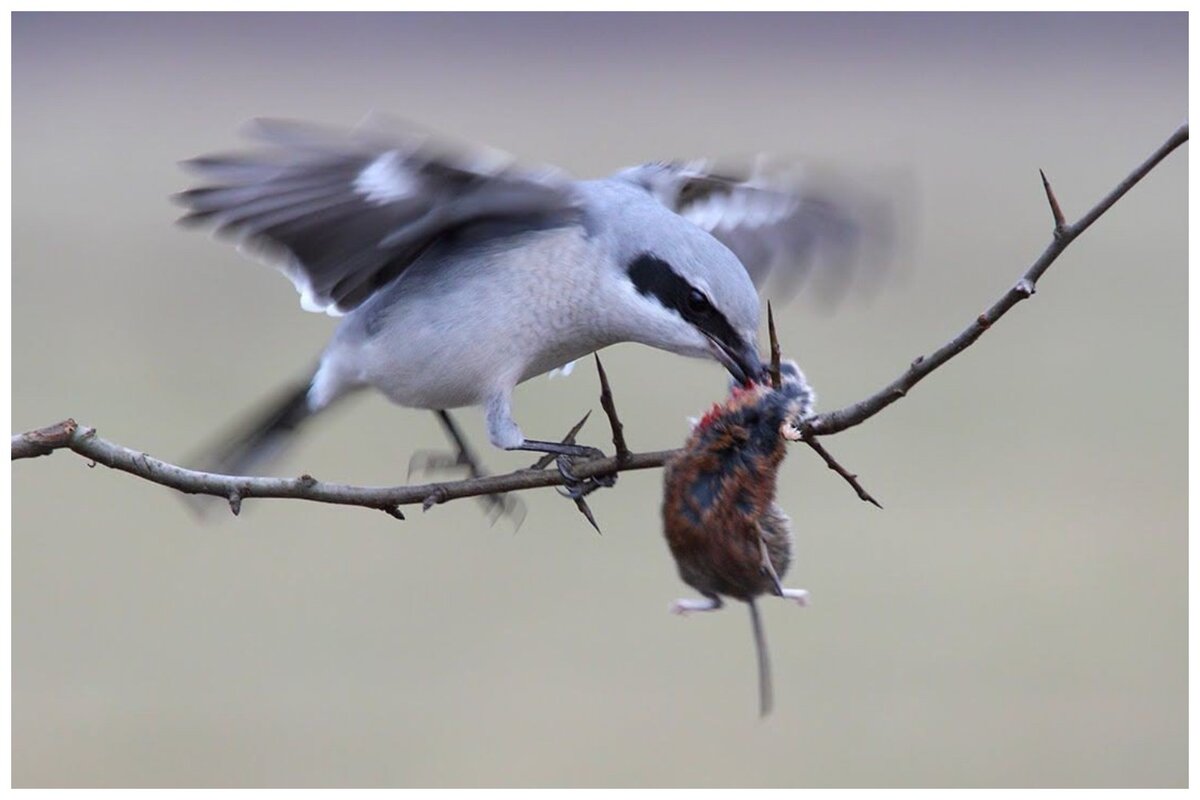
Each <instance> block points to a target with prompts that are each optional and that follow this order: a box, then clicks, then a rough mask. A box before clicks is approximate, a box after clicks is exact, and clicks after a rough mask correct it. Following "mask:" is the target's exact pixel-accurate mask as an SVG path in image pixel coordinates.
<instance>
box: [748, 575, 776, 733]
mask: <svg viewBox="0 0 1200 800" xmlns="http://www.w3.org/2000/svg"><path fill="white" fill-rule="evenodd" d="M746 604H747V605H749V606H750V625H751V627H753V628H754V652H755V653H756V654H757V655H758V715H759V716H760V717H765V716H766V715H767V714H770V713H771V705H772V704H773V702H774V700H773V693H772V691H771V659H770V657H769V656H768V655H767V637H766V634H765V633H764V632H763V624H762V616H761V615H760V614H759V613H758V604H757V603H755V602H754V598H753V597H752V598H750V599H749V600H748V601H746Z"/></svg>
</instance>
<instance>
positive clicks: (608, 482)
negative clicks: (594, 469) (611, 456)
mask: <svg viewBox="0 0 1200 800" xmlns="http://www.w3.org/2000/svg"><path fill="white" fill-rule="evenodd" d="M589 449H590V450H595V452H596V453H599V455H598V456H593V458H603V457H604V453H601V452H600V451H599V450H596V448H594V447H592V448H589ZM590 460H591V458H588V459H586V460H585V461H581V462H580V463H586V461H590ZM554 462H555V465H556V466H557V467H558V474H559V475H562V476H563V480H565V481H566V488H564V489H559V490H558V493H559V494H561V495H562V496H563V497H569V498H571V499H572V500H580V499H582V498H584V497H587V496H588V495H589V494H591V493H592V492H594V491H596V490H597V489H607V488H611V487H613V486H616V485H617V474H616V473H615V472H612V473H609V474H607V475H592V476H591V477H588V478H579V477H577V476H576V475H575V473H574V472H573V471H572V469H571V468H572V467H574V466H575V463H576V459H574V458H572V457H570V456H566V455H560V456H558V457H557V458H556V459H555V460H554Z"/></svg>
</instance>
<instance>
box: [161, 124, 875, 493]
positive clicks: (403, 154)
mask: <svg viewBox="0 0 1200 800" xmlns="http://www.w3.org/2000/svg"><path fill="white" fill-rule="evenodd" d="M254 133H255V134H256V135H257V137H258V138H260V139H262V140H264V141H265V142H266V147H265V148H263V149H261V150H259V151H258V152H254V153H248V154H243V155H231V156H211V157H202V158H197V159H194V160H192V161H190V162H186V165H187V166H188V167H190V168H191V169H193V170H194V171H195V172H197V173H198V174H199V176H200V177H201V179H202V180H203V181H204V182H205V185H203V186H201V187H199V188H194V189H191V190H189V191H186V192H183V193H182V194H180V195H178V200H179V201H180V202H181V203H182V204H183V205H185V206H186V207H187V210H188V213H187V214H186V216H185V217H184V218H183V220H182V221H183V222H185V223H188V224H195V225H201V226H206V227H208V228H211V229H213V230H215V231H216V232H217V233H219V234H222V235H226V236H228V237H231V238H233V239H234V240H235V241H236V242H238V243H239V245H240V246H241V247H242V248H244V249H246V250H248V251H249V252H251V253H252V254H255V255H258V256H261V257H263V258H265V259H267V260H268V261H270V262H272V263H274V264H276V265H277V266H278V267H279V268H280V269H281V270H282V272H283V273H284V274H285V275H286V276H287V277H288V278H289V279H290V280H291V281H292V283H293V284H295V286H296V289H297V290H298V291H299V292H300V303H301V305H302V306H303V307H304V308H305V309H307V310H309V311H324V312H326V313H329V314H333V315H337V316H341V317H342V321H341V324H340V326H339V327H338V328H337V330H336V332H335V333H334V335H333V339H332V341H331V342H330V343H329V345H328V347H326V349H325V351H324V353H323V354H322V355H321V358H320V363H319V366H318V367H317V369H316V371H315V373H313V375H312V376H311V379H310V380H308V381H307V382H305V383H304V384H303V385H302V386H299V387H297V388H296V389H295V390H294V391H290V392H288V393H287V395H286V396H284V397H282V399H281V400H280V401H279V402H278V403H276V404H275V405H274V406H273V407H272V408H271V409H269V410H268V412H267V413H266V414H264V415H262V416H261V417H259V418H258V419H256V420H254V421H253V423H252V424H251V425H250V426H249V428H248V429H247V430H246V431H245V432H244V433H243V434H242V435H239V436H237V437H236V438H235V440H234V441H231V442H229V443H228V444H226V445H225V446H223V447H221V448H220V449H219V451H218V452H215V453H214V454H213V456H212V458H210V459H209V461H210V463H209V468H211V469H214V470H215V471H222V472H230V473H235V474H236V473H241V472H243V471H245V470H247V469H249V468H250V467H252V466H253V465H255V464H256V463H258V462H259V461H260V460H261V458H262V457H263V456H264V455H265V453H266V452H268V451H275V450H277V445H279V444H282V443H283V442H284V440H285V439H286V438H288V435H289V434H291V433H292V432H294V431H295V430H296V429H297V428H298V427H299V426H300V424H301V423H302V422H304V421H305V420H306V419H308V418H309V417H311V416H312V415H314V414H316V413H317V412H319V411H321V410H322V409H324V408H327V407H328V406H329V405H330V404H331V403H333V402H334V401H335V400H337V399H339V398H341V397H343V396H345V395H347V394H349V393H351V392H354V391H357V390H359V389H363V388H366V387H374V388H375V389H378V390H379V391H381V392H383V394H384V395H386V396H387V397H388V398H389V399H391V400H392V401H393V402H395V403H397V404H399V405H402V406H408V407H412V408H426V409H432V410H434V411H436V412H438V413H439V415H440V416H441V418H442V420H443V422H444V423H446V424H447V425H448V426H451V427H452V423H451V422H450V419H449V417H448V415H447V414H446V412H447V410H448V409H454V408H460V407H463V406H482V407H483V408H484V410H485V414H486V420H487V430H488V436H489V438H490V439H491V442H492V444H493V445H495V446H496V447H499V448H504V449H506V450H532V451H539V452H545V453H555V454H560V455H566V456H581V455H592V454H594V453H595V452H596V451H595V450H594V449H593V448H586V447H580V446H578V445H564V444H560V443H557V442H550V441H542V440H538V439H531V438H528V437H526V435H525V434H524V432H522V430H521V428H520V427H519V426H518V424H517V422H516V420H515V419H514V417H513V412H512V407H511V400H512V392H513V389H514V387H516V385H517V384H519V383H521V382H522V381H526V380H529V379H530V378H532V377H534V376H536V375H540V374H542V373H545V372H548V371H550V370H553V369H555V368H559V367H563V366H564V365H568V364H570V363H571V362H573V361H574V360H575V359H578V358H580V357H581V356H585V355H587V354H589V353H592V352H594V351H596V350H599V349H601V348H603V347H607V346H608V345H611V344H615V343H617V342H626V341H631V342H640V343H642V344H647V345H650V346H651V347H657V348H660V349H662V350H667V351H670V352H673V353H678V354H681V355H685V356H694V357H701V358H712V359H714V360H716V361H718V362H719V363H720V364H722V365H723V366H724V367H725V368H726V369H727V370H728V371H729V372H730V374H731V375H732V376H733V377H734V378H735V379H736V380H738V381H742V382H745V381H748V380H751V379H753V378H756V377H758V376H759V375H760V374H761V373H762V362H761V360H760V358H759V354H758V350H757V348H756V344H755V340H756V331H757V329H758V324H759V297H758V291H757V289H756V283H757V284H759V285H760V286H761V284H762V283H763V281H764V279H765V278H766V276H767V274H768V272H770V271H771V270H772V268H775V267H787V268H788V269H787V270H786V272H785V274H784V277H785V279H786V278H788V277H789V276H790V277H793V278H794V277H796V276H798V275H801V274H803V272H805V271H807V270H809V269H810V268H811V267H814V266H816V267H820V269H821V271H824V272H831V273H835V274H836V277H835V279H834V281H833V282H834V283H837V282H839V281H840V280H841V279H842V278H845V277H848V275H849V272H850V271H851V270H852V269H853V268H854V267H855V266H856V262H857V261H858V260H859V258H860V257H861V256H863V255H864V253H863V252H862V250H863V249H864V248H863V244H864V243H870V242H878V241H880V240H881V237H880V234H881V232H883V231H884V229H885V228H886V225H884V224H883V222H885V219H884V216H881V215H878V214H874V215H872V214H871V213H868V206H866V205H860V206H857V207H856V206H855V204H853V203H849V202H843V201H842V199H840V198H838V197H837V195H836V194H828V193H823V190H822V189H820V188H817V187H811V186H809V187H806V186H805V185H804V184H803V183H801V182H797V181H796V180H795V177H794V176H787V175H781V174H778V173H776V174H771V173H768V172H766V171H757V172H754V173H751V174H750V175H748V177H746V178H744V179H735V178H732V177H724V176H721V175H717V174H713V173H711V172H708V171H706V169H705V166H704V164H703V163H700V162H690V163H680V162H672V163H662V162H660V163H649V164H643V165H641V166H636V167H631V168H629V169H624V170H622V171H620V172H617V173H616V174H614V175H612V176H610V177H607V178H601V179H598V180H575V179H572V178H571V177H569V176H567V175H564V174H562V173H560V172H558V171H556V170H553V169H549V168H541V169H537V168H528V167H520V166H517V165H515V164H514V163H513V162H511V161H510V160H509V159H508V158H506V157H503V156H501V155H499V154H497V153H494V152H491V151H484V150H480V149H461V148H460V149H457V150H455V149H449V148H447V147H445V146H441V145H438V144H436V143H434V142H432V141H430V140H429V139H428V138H427V137H424V136H420V135H416V134H412V133H407V132H406V133H384V132H380V131H372V130H363V129H359V130H355V131H351V132H344V133H337V132H331V131H327V130H324V129H318V128H314V127H312V126H308V125H303V124H299V123H289V122H279V121H260V122H258V123H257V124H256V126H255V129H254ZM777 271H778V272H783V271H784V270H777ZM460 452H461V448H460Z"/></svg>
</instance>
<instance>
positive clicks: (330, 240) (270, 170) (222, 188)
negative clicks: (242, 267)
mask: <svg viewBox="0 0 1200 800" xmlns="http://www.w3.org/2000/svg"><path fill="white" fill-rule="evenodd" d="M252 133H253V134H254V135H255V136H256V138H258V139H261V140H262V141H263V142H265V147H264V148H263V149H261V150H260V151H258V152H253V153H239V154H234V155H213V156H202V157H200V158H195V159H191V160H190V161H186V162H184V166H185V167H186V168H188V169H189V170H191V171H192V172H194V173H196V174H197V175H198V176H199V178H200V180H201V181H202V182H203V183H202V185H200V186H198V187H196V188H193V189H189V190H187V191H185V192H182V193H180V194H178V195H176V196H175V199H176V200H177V201H178V202H179V203H180V204H181V205H183V206H184V207H185V208H186V209H187V213H186V214H185V215H184V217H183V218H182V219H181V220H180V222H181V223H184V224H187V225H193V226H202V227H207V228H210V229H212V230H213V231H215V232H216V233H217V234H219V235H222V236H226V237H230V238H232V239H234V240H235V241H237V242H238V243H239V246H240V247H242V248H243V249H245V250H246V251H248V252H249V253H251V254H253V255H256V256H258V257H260V258H264V259H266V260H268V261H271V262H274V263H275V264H276V265H277V266H279V267H280V269H281V270H282V271H283V273H284V274H285V275H286V276H287V277H288V278H289V279H290V280H291V281H292V282H293V283H294V284H295V286H296V288H297V290H298V291H299V292H300V294H301V305H302V306H304V308H306V309H308V310H312V311H326V312H328V313H331V314H343V313H346V312H348V311H350V310H351V309H353V308H355V307H357V306H358V305H360V304H361V303H362V302H364V301H365V300H366V299H367V298H369V297H370V296H371V294H372V293H373V292H374V291H375V290H377V289H379V288H380V287H382V286H384V285H386V284H387V283H389V282H391V281H392V280H394V279H395V278H396V277H398V276H399V275H400V274H401V273H403V271H404V270H405V269H406V268H407V267H408V266H410V265H411V264H412V262H413V261H414V260H416V259H417V258H419V257H420V255H421V254H422V253H423V252H425V250H426V249H427V248H428V247H429V246H431V245H432V244H434V243H435V242H437V241H438V240H439V239H440V238H442V237H444V236H446V235H447V234H450V233H452V232H454V231H456V230H460V229H462V228H463V227H465V226H468V225H471V224H472V223H475V222H482V221H488V222H494V221H496V220H510V221H514V222H519V221H522V220H530V221H531V222H532V221H543V220H544V219H547V218H553V219H558V218H561V219H562V220H563V221H564V222H565V221H566V220H568V219H572V218H573V217H574V215H575V214H576V213H577V212H578V202H579V201H578V198H577V197H576V195H575V192H574V190H573V188H572V182H571V180H570V179H569V178H567V177H566V176H564V175H562V174H561V173H558V172H557V171H554V170H551V169H549V168H541V169H532V168H521V167H517V166H516V165H514V163H513V162H512V159H511V158H508V157H507V156H504V155H502V154H499V153H498V152H497V151H491V150H483V149H478V148H476V149H470V148H467V149H460V150H453V149H450V148H448V147H446V146H440V145H437V144H435V143H433V142H432V141H431V140H430V139H429V137H427V136H424V135H419V134H415V133H412V132H409V131H401V132H393V131H382V130H376V129H357V130H354V131H349V132H343V131H336V130H331V129H325V128H319V127H316V126H313V125H309V124H306V123H297V122H290V121H279V120H260V121H258V122H257V125H256V127H255V129H254V130H253V131H252Z"/></svg>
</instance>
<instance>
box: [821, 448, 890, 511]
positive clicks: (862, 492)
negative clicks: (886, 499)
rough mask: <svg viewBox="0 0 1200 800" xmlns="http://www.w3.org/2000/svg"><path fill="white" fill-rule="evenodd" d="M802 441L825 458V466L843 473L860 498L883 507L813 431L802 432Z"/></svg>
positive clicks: (839, 473)
mask: <svg viewBox="0 0 1200 800" xmlns="http://www.w3.org/2000/svg"><path fill="white" fill-rule="evenodd" d="M800 441H802V442H804V443H805V444H806V445H808V446H809V447H811V448H812V449H813V450H815V451H816V453H817V455H819V456H820V457H821V458H823V459H824V460H825V466H827V467H829V468H830V469H831V470H833V471H834V472H836V473H837V474H838V475H841V476H842V477H843V478H844V479H845V480H846V483H848V484H850V486H851V487H853V489H854V493H855V494H857V495H858V499H859V500H864V501H866V502H868V503H870V504H871V505H873V506H875V507H876V508H883V506H881V505H880V504H879V501H878V500H876V499H875V498H874V497H871V495H870V494H869V493H868V492H867V490H866V489H864V488H863V485H862V484H861V483H859V482H858V476H857V475H855V474H854V473H852V472H850V471H849V470H848V469H846V468H845V467H843V466H842V465H841V464H839V463H838V462H837V459H836V458H834V457H833V455H832V454H831V453H830V452H829V451H828V450H826V449H825V446H824V445H822V444H821V443H820V442H818V441H817V437H816V436H813V435H812V434H811V433H807V434H806V433H801V435H800Z"/></svg>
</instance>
